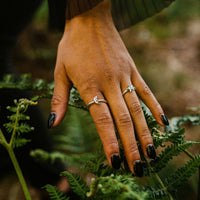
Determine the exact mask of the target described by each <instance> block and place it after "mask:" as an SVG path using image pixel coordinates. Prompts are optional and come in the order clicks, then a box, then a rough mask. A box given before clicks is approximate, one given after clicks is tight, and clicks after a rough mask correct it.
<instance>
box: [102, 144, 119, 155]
mask: <svg viewBox="0 0 200 200" xmlns="http://www.w3.org/2000/svg"><path fill="white" fill-rule="evenodd" d="M104 148H105V150H106V153H107V154H108V155H112V154H113V153H115V152H118V143H117V142H114V141H110V142H108V143H107V144H105V145H104Z"/></svg>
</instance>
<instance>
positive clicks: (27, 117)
mask: <svg viewBox="0 0 200 200" xmlns="http://www.w3.org/2000/svg"><path fill="white" fill-rule="evenodd" d="M16 117H17V118H18V121H22V120H30V117H29V116H27V115H25V114H23V113H19V114H18V115H17V114H13V115H10V116H8V119H9V120H10V121H12V122H14V121H15V120H16Z"/></svg>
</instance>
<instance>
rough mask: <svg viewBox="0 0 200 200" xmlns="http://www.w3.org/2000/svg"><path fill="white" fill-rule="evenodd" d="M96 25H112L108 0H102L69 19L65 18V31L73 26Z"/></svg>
mask: <svg viewBox="0 0 200 200" xmlns="http://www.w3.org/2000/svg"><path fill="white" fill-rule="evenodd" d="M92 25H96V26H98V27H99V28H100V27H105V26H106V27H109V26H114V24H113V21H112V16H111V3H110V0H104V1H103V2H101V3H99V4H98V5H97V6H95V7H94V8H92V9H91V10H88V11H86V12H84V13H83V14H80V15H78V16H76V17H74V18H72V19H70V20H66V23H65V31H68V30H69V29H70V28H72V27H74V26H79V27H80V28H81V27H82V28H83V27H87V28H88V27H89V26H92Z"/></svg>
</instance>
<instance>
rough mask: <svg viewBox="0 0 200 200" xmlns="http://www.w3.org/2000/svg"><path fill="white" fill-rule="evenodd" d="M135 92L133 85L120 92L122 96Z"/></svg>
mask: <svg viewBox="0 0 200 200" xmlns="http://www.w3.org/2000/svg"><path fill="white" fill-rule="evenodd" d="M134 90H135V87H134V86H133V85H128V87H127V88H126V89H125V90H124V91H123V92H122V95H123V96H124V95H125V94H126V93H127V92H132V91H134Z"/></svg>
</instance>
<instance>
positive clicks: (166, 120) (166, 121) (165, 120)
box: [161, 114, 169, 126]
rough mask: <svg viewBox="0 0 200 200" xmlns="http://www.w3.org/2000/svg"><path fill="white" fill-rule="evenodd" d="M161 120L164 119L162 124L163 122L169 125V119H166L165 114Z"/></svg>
mask: <svg viewBox="0 0 200 200" xmlns="http://www.w3.org/2000/svg"><path fill="white" fill-rule="evenodd" d="M161 119H162V122H163V123H164V124H165V125H166V126H168V125H169V121H168V119H167V117H166V116H165V115H164V114H162V115H161Z"/></svg>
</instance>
